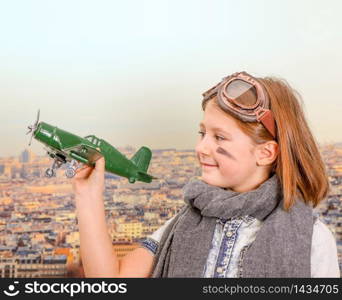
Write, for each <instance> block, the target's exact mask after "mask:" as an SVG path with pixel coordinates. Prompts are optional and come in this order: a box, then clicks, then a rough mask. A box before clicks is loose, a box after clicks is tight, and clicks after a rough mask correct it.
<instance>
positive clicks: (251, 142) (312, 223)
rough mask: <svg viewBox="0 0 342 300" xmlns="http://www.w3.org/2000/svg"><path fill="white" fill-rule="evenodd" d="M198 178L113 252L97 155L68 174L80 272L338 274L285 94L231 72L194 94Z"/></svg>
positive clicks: (319, 173) (300, 125)
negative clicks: (124, 248)
mask: <svg viewBox="0 0 342 300" xmlns="http://www.w3.org/2000/svg"><path fill="white" fill-rule="evenodd" d="M203 96H204V99H203V101H202V108H203V110H204V118H203V120H202V122H201V123H200V132H199V134H200V138H199V141H198V144H197V146H196V154H197V158H198V161H199V163H200V165H201V168H202V175H201V177H200V178H199V179H196V178H194V179H192V180H191V181H190V182H189V183H187V184H186V185H185V186H184V189H183V192H184V201H185V205H184V207H183V208H182V209H181V210H180V212H179V213H178V214H177V215H175V216H174V217H173V218H171V219H170V220H168V221H167V222H166V223H165V224H164V225H163V226H162V227H161V228H159V229H158V230H157V231H156V232H155V233H154V234H152V235H151V236H149V237H148V238H146V239H145V240H144V241H143V242H142V243H141V247H138V248H137V249H135V250H134V251H132V252H130V253H129V254H127V255H126V256H125V257H124V258H122V259H120V260H119V259H118V258H117V257H116V254H115V253H114V251H113V248H112V241H111V239H110V237H109V235H108V233H107V227H106V222H105V213H104V204H103V195H102V194H103V190H104V160H103V159H100V160H98V161H97V163H96V167H95V168H94V169H92V168H90V167H86V168H84V169H80V170H79V171H78V173H77V175H76V176H75V179H74V181H73V187H74V191H75V201H76V210H77V217H78V224H79V230H80V243H81V257H82V262H83V268H84V272H85V275H86V276H87V277H339V276H340V271H339V267H338V259H337V250H336V242H335V239H334V236H333V235H332V233H331V231H330V230H329V229H328V227H327V226H326V225H325V224H324V223H322V222H321V221H320V220H319V219H318V218H316V217H315V216H314V215H313V211H312V208H313V207H316V206H317V205H318V204H319V203H320V202H321V201H322V200H323V199H324V198H325V197H326V196H327V194H328V191H329V182H328V177H327V175H326V171H325V167H324V164H323V161H322V158H321V156H320V153H319V150H318V147H317V145H316V143H315V140H314V138H313V136H312V134H311V132H310V129H309V127H308V125H307V122H306V120H305V117H304V114H303V111H302V108H301V106H300V104H299V102H298V100H297V98H296V96H295V92H294V91H293V90H292V89H291V88H290V87H289V86H288V85H287V84H286V83H285V82H284V81H281V80H277V79H273V78H254V77H252V76H251V75H249V74H247V73H245V72H241V73H234V74H232V75H230V76H228V77H225V78H224V79H223V80H222V81H221V82H220V83H218V84H217V85H216V86H214V87H213V88H211V89H210V90H208V91H207V92H205V93H204V94H203Z"/></svg>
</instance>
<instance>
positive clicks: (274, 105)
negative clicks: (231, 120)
mask: <svg viewBox="0 0 342 300" xmlns="http://www.w3.org/2000/svg"><path fill="white" fill-rule="evenodd" d="M258 81H259V82H260V83H261V84H262V85H263V86H264V88H265V89H266V91H267V93H268V96H269V100H270V106H271V107H270V108H271V111H272V113H273V116H274V119H275V122H276V128H277V136H276V139H274V138H273V137H272V136H271V134H270V133H269V132H268V131H267V129H266V128H265V127H264V126H263V125H262V124H261V123H259V122H253V123H251V122H244V121H241V120H239V119H237V118H236V117H235V120H236V122H237V124H238V126H239V127H240V128H241V130H242V131H243V132H244V133H245V134H246V135H248V136H249V137H250V138H251V139H252V141H253V143H255V144H263V143H265V142H267V141H271V140H275V141H276V142H277V143H278V145H279V146H278V147H279V154H278V157H277V159H276V160H275V162H274V163H273V165H272V168H271V170H270V174H271V173H273V172H276V173H277V175H278V178H279V180H280V182H281V184H282V190H283V195H284V209H285V210H286V211H288V210H289V209H290V208H291V207H292V205H293V204H294V202H295V198H296V197H301V198H302V199H303V200H304V202H305V203H307V204H312V206H313V207H316V206H317V205H318V204H319V203H320V202H321V201H322V200H323V199H324V198H325V197H326V196H327V194H328V192H329V179H328V176H327V173H326V168H325V165H324V162H323V159H322V157H321V154H320V151H319V148H318V145H317V142H316V141H315V138H314V137H313V135H312V133H311V130H310V128H309V126H308V123H307V121H306V119H305V115H304V112H303V109H302V100H301V97H300V95H299V94H298V93H297V92H296V91H295V90H294V89H293V88H291V87H290V85H289V84H288V83H287V82H286V81H285V80H284V79H278V78H274V77H265V78H258ZM211 99H212V101H214V102H215V103H216V104H217V97H216V96H215V97H213V98H211ZM208 101H211V100H207V101H204V100H203V101H202V108H203V110H205V107H206V104H207V102H208ZM217 106H218V104H217ZM218 107H219V106H218ZM226 113H228V112H226ZM230 116H232V115H230ZM233 117H234V116H233Z"/></svg>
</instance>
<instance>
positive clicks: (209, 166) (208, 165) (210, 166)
mask: <svg viewBox="0 0 342 300" xmlns="http://www.w3.org/2000/svg"><path fill="white" fill-rule="evenodd" d="M201 166H202V167H208V168H217V167H218V165H211V164H205V163H201Z"/></svg>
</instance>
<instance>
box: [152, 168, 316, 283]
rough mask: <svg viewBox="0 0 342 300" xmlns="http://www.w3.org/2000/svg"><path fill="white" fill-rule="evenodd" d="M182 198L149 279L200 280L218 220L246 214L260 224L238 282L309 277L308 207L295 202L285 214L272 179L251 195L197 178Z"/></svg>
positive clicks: (310, 222) (276, 182) (310, 216)
mask: <svg viewBox="0 0 342 300" xmlns="http://www.w3.org/2000/svg"><path fill="white" fill-rule="evenodd" d="M183 193H184V201H185V202H186V205H185V206H184V207H183V208H182V209H181V211H180V212H179V213H178V214H177V215H176V217H175V218H174V219H173V220H172V222H171V223H170V224H169V225H168V226H167V228H166V230H165V231H164V233H163V235H162V238H161V241H160V243H159V248H158V251H157V254H156V256H155V260H154V266H153V272H152V277H202V276H203V270H204V266H205V264H206V261H207V257H208V254H209V250H210V247H211V241H212V238H213V234H214V230H215V225H216V220H217V218H223V219H225V220H227V219H230V218H234V217H238V216H245V215H249V216H252V217H255V218H257V219H259V220H261V221H263V223H262V226H261V228H260V229H259V231H258V233H257V236H256V239H255V240H254V242H253V243H252V244H251V245H250V246H249V247H248V248H247V251H245V253H244V256H243V260H242V266H241V267H242V272H241V274H240V275H241V276H242V277H282V278H284V277H311V268H310V258H311V240H312V231H313V222H314V218H313V214H312V207H311V206H309V205H306V204H305V203H304V201H303V200H301V198H297V199H296V202H295V204H294V206H293V207H292V208H291V210H290V211H289V212H286V211H285V210H284V209H283V195H282V189H281V185H280V182H279V178H278V177H277V175H276V174H273V175H272V176H271V177H270V178H269V179H268V180H266V181H265V182H264V183H262V184H261V185H260V186H259V187H258V188H257V189H254V190H252V191H249V192H244V193H238V192H234V191H232V190H230V189H223V188H220V187H215V186H212V185H209V184H207V183H205V182H204V181H201V180H197V179H195V180H191V181H190V182H189V183H188V184H186V185H185V186H184V188H183Z"/></svg>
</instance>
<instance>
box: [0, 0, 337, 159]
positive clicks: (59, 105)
mask: <svg viewBox="0 0 342 300" xmlns="http://www.w3.org/2000/svg"><path fill="white" fill-rule="evenodd" d="M341 11H342V1H340V0H336V1H330V0H328V1H321V0H319V1H313V0H307V1H303V0H301V1H298V0H295V1H284V0H282V1H280V0H263V1H252V0H251V1H230V0H222V1H219V0H207V1H199V0H196V1H184V0H182V1H180V0H172V1H163V0H155V1H154V0H150V1H139V0H137V1H127V0H126V1H115V0H112V1H101V0H96V1H95V0H94V1H85V0H79V1H72V0H68V1H64V0H59V1H48V0H41V1H30V0H27V1H25V0H23V1H18V0H11V1H6V0H0V41H1V44H0V101H1V102H0V103H1V121H0V122H1V124H0V125H1V126H0V138H1V142H0V143H1V148H0V156H7V155H18V154H19V153H20V152H21V151H22V150H23V149H24V148H25V147H26V146H27V144H28V140H29V138H28V136H25V133H26V128H27V126H28V125H29V124H31V123H33V122H34V120H35V117H36V112H37V109H38V108H40V110H41V120H42V121H45V122H47V123H50V124H53V125H57V126H58V127H60V128H63V129H65V130H68V131H70V132H73V133H76V134H79V135H87V134H95V135H97V136H99V137H102V138H104V139H106V140H107V141H108V142H110V143H112V144H113V145H114V146H124V145H127V144H130V145H133V146H137V147H138V146H141V145H146V146H149V147H151V148H168V147H174V148H179V149H184V148H193V147H194V144H195V141H196V139H197V136H198V134H197V131H198V123H199V122H200V120H201V117H202V111H201V106H200V103H201V94H202V92H203V91H205V90H206V89H208V88H210V87H211V86H212V85H214V84H216V83H217V82H218V81H220V80H221V79H222V77H224V76H226V75H228V74H230V73H232V72H235V71H241V70H245V71H247V72H249V73H251V74H254V75H256V76H267V75H274V76H279V77H282V78H285V79H287V80H288V82H289V83H290V84H291V85H292V86H293V87H294V88H296V89H297V90H298V91H299V92H300V93H301V95H302V96H303V100H304V103H305V112H306V115H307V118H308V120H309V124H310V126H311V128H312V130H313V132H314V135H315V136H316V137H317V140H318V141H319V142H321V143H326V142H334V141H342V136H341V129H342V126H341V125H342V121H341V113H342V110H341V100H342V99H341V87H342V82H341V78H342V18H341ZM322 104H324V105H325V107H324V108H323V107H322ZM41 149H42V147H41V145H40V144H39V143H38V142H37V141H35V142H33V146H32V150H34V151H40V150H41Z"/></svg>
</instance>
